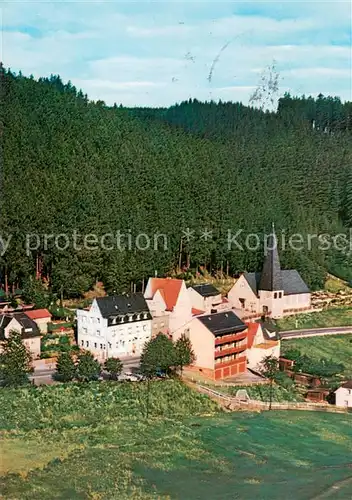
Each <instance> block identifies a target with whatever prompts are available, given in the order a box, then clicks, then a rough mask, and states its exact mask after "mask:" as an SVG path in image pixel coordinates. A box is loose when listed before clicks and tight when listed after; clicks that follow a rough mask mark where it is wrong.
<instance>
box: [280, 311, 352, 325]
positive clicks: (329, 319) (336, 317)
mask: <svg viewBox="0 0 352 500" xmlns="http://www.w3.org/2000/svg"><path fill="white" fill-rule="evenodd" d="M277 326H278V327H279V329H280V330H281V331H287V330H304V329H306V328H328V327H329V326H351V327H352V308H351V307H339V308H337V307H336V308H333V307H331V308H329V309H325V310H324V311H320V312H314V313H310V314H297V315H294V316H287V317H286V318H282V319H279V320H277Z"/></svg>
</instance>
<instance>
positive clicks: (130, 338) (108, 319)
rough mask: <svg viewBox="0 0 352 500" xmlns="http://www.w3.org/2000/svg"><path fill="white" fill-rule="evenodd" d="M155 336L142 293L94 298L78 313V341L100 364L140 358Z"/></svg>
mask: <svg viewBox="0 0 352 500" xmlns="http://www.w3.org/2000/svg"><path fill="white" fill-rule="evenodd" d="M151 336H152V317H151V314H150V312H149V309H148V306H147V303H146V301H145V299H144V297H143V294H141V293H135V294H129V295H127V294H126V295H113V296H111V297H99V298H97V299H94V301H93V303H92V305H91V307H90V309H89V310H85V309H78V310H77V342H78V345H79V347H80V348H81V349H86V350H88V351H90V352H92V354H94V356H95V357H96V358H97V359H99V360H100V361H104V360H105V359H107V358H110V357H123V356H139V355H140V354H141V352H142V350H143V347H144V344H145V342H147V341H149V340H150V339H151Z"/></svg>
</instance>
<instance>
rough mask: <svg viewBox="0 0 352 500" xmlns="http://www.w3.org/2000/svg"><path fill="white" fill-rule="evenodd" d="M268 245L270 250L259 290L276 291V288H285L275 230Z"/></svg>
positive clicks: (265, 261)
mask: <svg viewBox="0 0 352 500" xmlns="http://www.w3.org/2000/svg"><path fill="white" fill-rule="evenodd" d="M267 246H268V251H267V254H266V256H265V259H264V264H263V270H262V273H261V276H260V283H259V290H268V291H270V292H274V291H275V290H282V289H283V287H282V276H281V267H280V259H279V252H278V250H277V238H276V235H275V233H274V231H273V233H272V234H271V235H270V236H269V238H268V242H267Z"/></svg>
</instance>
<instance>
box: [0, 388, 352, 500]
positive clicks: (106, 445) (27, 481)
mask: <svg viewBox="0 0 352 500" xmlns="http://www.w3.org/2000/svg"><path fill="white" fill-rule="evenodd" d="M0 404H1V414H0V424H1V441H2V445H1V450H2V454H1V457H2V460H1V462H0V463H1V469H0V474H1V476H0V490H1V493H2V498H6V499H21V500H22V499H31V500H32V499H33V498H41V499H43V500H45V499H48V500H54V499H95V500H98V499H99V500H102V499H106V500H111V499H119V500H120V499H131V498H132V499H180V500H192V499H211V500H214V499H221V500H224V499H236V498H238V499H250V500H251V499H254V498H255V499H280V500H281V499H283V498H294V499H297V500H300V499H302V500H303V499H313V498H316V499H318V498H335V499H343V498H348V495H349V494H350V491H351V489H350V488H351V476H352V473H351V456H352V440H351V432H352V419H351V416H350V415H347V414H346V415H345V414H324V413H314V412H287V411H280V412H263V413H246V412H239V413H224V412H222V411H220V410H219V408H218V407H217V406H216V405H215V403H213V402H212V401H210V400H209V399H208V398H207V397H205V396H203V395H200V394H198V393H196V392H193V391H192V390H191V389H189V388H188V387H186V386H184V385H183V384H182V383H180V382H178V381H165V382H153V383H151V384H150V390H149V395H148V390H147V385H146V384H144V383H139V384H134V383H130V384H128V383H100V384H99V383H90V384H82V385H79V384H69V385H61V386H59V385H55V386H47V387H45V386H43V387H40V388H34V387H33V388H23V389H16V390H11V389H2V390H1V391H0ZM147 410H148V416H147Z"/></svg>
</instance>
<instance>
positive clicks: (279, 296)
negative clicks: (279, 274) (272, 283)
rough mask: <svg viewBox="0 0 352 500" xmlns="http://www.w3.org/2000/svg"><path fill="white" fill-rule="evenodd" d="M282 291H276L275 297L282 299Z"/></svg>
mask: <svg viewBox="0 0 352 500" xmlns="http://www.w3.org/2000/svg"><path fill="white" fill-rule="evenodd" d="M282 295H283V294H282V292H275V293H274V299H282Z"/></svg>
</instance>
